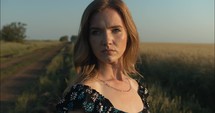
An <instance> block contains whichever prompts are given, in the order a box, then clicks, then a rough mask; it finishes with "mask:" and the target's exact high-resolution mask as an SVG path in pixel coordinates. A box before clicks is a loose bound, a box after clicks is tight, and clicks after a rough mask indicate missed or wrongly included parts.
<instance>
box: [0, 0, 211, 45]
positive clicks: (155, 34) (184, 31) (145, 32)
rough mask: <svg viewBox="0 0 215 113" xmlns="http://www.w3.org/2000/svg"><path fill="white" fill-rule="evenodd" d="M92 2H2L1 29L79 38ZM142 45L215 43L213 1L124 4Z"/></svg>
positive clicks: (54, 37) (156, 0) (30, 35)
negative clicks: (19, 26) (17, 26)
mask: <svg viewBox="0 0 215 113" xmlns="http://www.w3.org/2000/svg"><path fill="white" fill-rule="evenodd" d="M91 1H92V0H1V20H0V22H1V29H2V26H4V25H8V24H10V23H12V22H22V23H25V24H27V26H26V29H27V31H26V35H27V38H26V39H29V40H31V39H38V40H47V39H49V40H58V39H59V38H60V37H61V36H64V35H67V36H69V37H70V36H72V35H77V34H78V31H79V25H80V20H81V16H82V13H83V11H84V9H85V8H86V7H87V5H88V4H89V3H90V2H91ZM124 1H125V3H126V4H127V6H128V7H129V9H130V12H131V14H132V17H133V19H134V22H135V24H136V26H137V29H138V32H139V35H140V40H141V41H142V42H174V43H175V42H179V43H214V0H124Z"/></svg>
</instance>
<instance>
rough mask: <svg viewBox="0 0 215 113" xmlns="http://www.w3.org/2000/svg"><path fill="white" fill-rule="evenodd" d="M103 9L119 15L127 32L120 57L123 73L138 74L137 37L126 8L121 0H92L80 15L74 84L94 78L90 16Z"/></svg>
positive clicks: (75, 51) (95, 66)
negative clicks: (123, 50)
mask: <svg viewBox="0 0 215 113" xmlns="http://www.w3.org/2000/svg"><path fill="white" fill-rule="evenodd" d="M105 8H112V9H114V10H115V11H117V12H118V13H119V15H120V16H121V18H122V20H123V22H124V25H125V28H126V31H127V36H128V40H127V46H126V50H125V52H124V54H123V56H122V57H123V58H122V65H123V69H124V70H123V72H125V73H126V74H128V75H129V74H138V72H137V71H136V69H135V64H136V61H137V58H138V56H139V55H138V54H139V36H138V32H137V29H136V26H135V23H134V21H133V19H132V16H131V14H130V12H129V9H128V7H127V6H126V4H125V3H124V2H123V1H122V0H94V1H93V2H91V3H90V4H89V5H88V6H87V8H86V9H85V11H84V13H83V15H82V19H81V24H80V29H79V34H78V39H77V41H76V43H75V46H74V66H75V69H76V72H77V78H76V80H75V83H80V82H84V81H85V80H88V79H91V78H93V77H95V76H96V73H97V71H98V63H97V58H96V57H95V55H94V53H93V52H92V49H91V46H90V43H89V36H90V35H89V31H90V30H89V26H90V21H91V18H92V16H93V15H95V14H96V13H98V12H101V11H103V10H104V9H105Z"/></svg>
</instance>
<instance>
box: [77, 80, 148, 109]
mask: <svg viewBox="0 0 215 113" xmlns="http://www.w3.org/2000/svg"><path fill="white" fill-rule="evenodd" d="M137 83H138V89H137V93H138V95H139V96H140V99H141V101H142V104H143V109H142V110H141V111H139V112H138V113H140V112H142V111H143V110H144V109H145V105H144V101H143V99H142V96H141V93H140V89H141V86H140V83H139V82H138V81H137ZM77 85H81V86H83V87H86V88H87V89H91V90H92V91H94V92H96V93H97V94H98V95H99V96H101V97H102V98H103V99H105V100H106V101H107V102H108V104H109V105H110V106H111V107H112V108H113V109H115V110H117V111H120V112H125V111H122V110H120V109H118V108H116V107H114V105H113V104H112V103H111V101H110V100H109V99H108V98H106V97H105V96H104V95H102V94H101V93H100V92H98V91H97V90H96V89H94V88H92V87H91V86H89V85H85V84H81V83H78V84H77ZM125 113H126V112H125Z"/></svg>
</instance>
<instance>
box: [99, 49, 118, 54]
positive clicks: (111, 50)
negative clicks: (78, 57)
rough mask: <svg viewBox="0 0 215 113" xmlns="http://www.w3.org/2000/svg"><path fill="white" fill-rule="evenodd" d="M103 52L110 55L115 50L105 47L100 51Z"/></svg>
mask: <svg viewBox="0 0 215 113" xmlns="http://www.w3.org/2000/svg"><path fill="white" fill-rule="evenodd" d="M101 52H102V53H103V54H107V55H111V54H113V53H114V52H115V50H113V49H105V50H102V51H101Z"/></svg>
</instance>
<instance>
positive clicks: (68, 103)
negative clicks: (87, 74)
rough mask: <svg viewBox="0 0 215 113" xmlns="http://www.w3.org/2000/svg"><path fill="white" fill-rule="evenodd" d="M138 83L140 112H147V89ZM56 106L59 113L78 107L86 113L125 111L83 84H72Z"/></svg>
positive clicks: (118, 112)
mask: <svg viewBox="0 0 215 113" xmlns="http://www.w3.org/2000/svg"><path fill="white" fill-rule="evenodd" d="M138 84H139V88H138V94H139V96H140V97H141V99H142V101H143V104H144V108H143V110H142V111H141V112H140V113H149V104H148V103H147V97H148V95H149V94H148V90H147V89H146V88H145V87H143V86H142V85H141V84H140V83H139V82H138ZM56 108H57V111H58V112H59V113H68V111H72V110H80V109H81V110H84V111H85V112H86V113H125V112H123V111H121V110H118V109H116V108H114V106H113V105H112V104H111V102H110V101H109V100H108V99H107V98H105V97H104V96H103V95H101V94H100V93H99V92H97V91H96V90H95V89H92V88H91V87H90V86H87V85H83V84H75V85H73V86H72V87H71V89H70V91H69V92H67V94H66V95H65V96H64V98H62V99H61V100H60V101H59V103H58V104H57V106H56Z"/></svg>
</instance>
